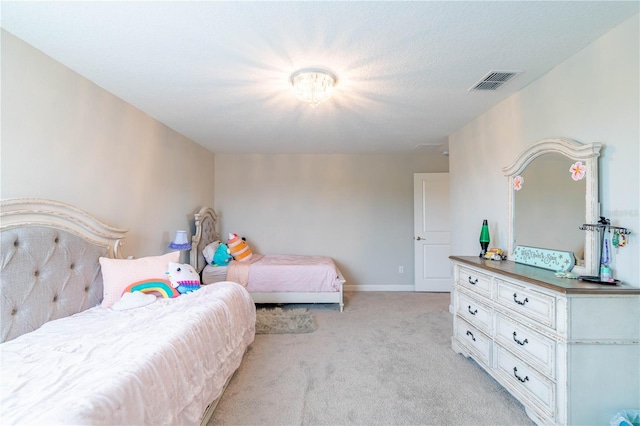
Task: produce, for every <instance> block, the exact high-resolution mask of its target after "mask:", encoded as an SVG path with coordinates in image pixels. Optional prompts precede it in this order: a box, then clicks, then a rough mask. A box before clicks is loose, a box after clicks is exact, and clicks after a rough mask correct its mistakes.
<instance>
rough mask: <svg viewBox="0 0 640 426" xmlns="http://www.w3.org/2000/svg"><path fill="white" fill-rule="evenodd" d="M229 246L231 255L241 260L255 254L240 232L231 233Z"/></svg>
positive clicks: (244, 260)
mask: <svg viewBox="0 0 640 426" xmlns="http://www.w3.org/2000/svg"><path fill="white" fill-rule="evenodd" d="M227 246H229V253H230V254H231V256H233V258H234V259H235V260H238V261H240V262H246V261H247V260H249V259H251V256H253V253H251V249H250V248H249V246H248V245H247V242H246V241H245V240H244V238H240V237H239V236H238V234H229V241H227Z"/></svg>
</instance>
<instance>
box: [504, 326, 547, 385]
mask: <svg viewBox="0 0 640 426" xmlns="http://www.w3.org/2000/svg"><path fill="white" fill-rule="evenodd" d="M495 340H496V341H497V342H498V343H499V344H501V345H502V346H504V347H506V348H508V349H509V350H510V351H511V352H513V353H515V354H518V356H519V357H522V358H524V359H526V360H527V361H528V362H529V363H530V364H532V365H533V366H534V367H536V368H537V369H538V370H540V371H541V372H542V373H544V374H546V375H547V376H549V377H550V378H552V379H555V377H556V374H555V371H556V370H555V366H556V359H555V357H556V356H555V353H556V343H555V341H554V340H552V339H550V338H548V337H545V336H543V335H542V334H540V333H538V332H536V331H533V330H532V329H530V328H529V327H527V326H525V325H522V324H520V323H519V322H517V321H514V320H512V319H509V318H507V317H505V316H503V315H500V314H498V315H496V327H495Z"/></svg>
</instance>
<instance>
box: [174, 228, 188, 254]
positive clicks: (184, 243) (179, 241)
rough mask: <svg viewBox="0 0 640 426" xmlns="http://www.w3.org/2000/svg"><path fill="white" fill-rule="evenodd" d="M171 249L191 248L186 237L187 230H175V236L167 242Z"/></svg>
mask: <svg viewBox="0 0 640 426" xmlns="http://www.w3.org/2000/svg"><path fill="white" fill-rule="evenodd" d="M169 248H170V249H171V250H180V251H183V250H191V243H190V242H189V240H188V239H187V231H176V236H175V237H174V238H173V241H171V243H170V244H169Z"/></svg>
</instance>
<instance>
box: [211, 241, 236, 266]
mask: <svg viewBox="0 0 640 426" xmlns="http://www.w3.org/2000/svg"><path fill="white" fill-rule="evenodd" d="M231 259H233V257H231V254H230V253H229V247H227V245H226V244H220V245H219V246H218V249H217V250H216V253H215V254H214V255H213V262H211V264H212V265H213V266H227V265H228V264H229V262H230V261H231Z"/></svg>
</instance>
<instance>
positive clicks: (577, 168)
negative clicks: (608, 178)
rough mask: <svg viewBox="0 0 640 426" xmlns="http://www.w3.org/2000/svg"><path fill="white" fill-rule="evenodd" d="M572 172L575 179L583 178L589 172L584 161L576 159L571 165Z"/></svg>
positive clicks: (572, 177)
mask: <svg viewBox="0 0 640 426" xmlns="http://www.w3.org/2000/svg"><path fill="white" fill-rule="evenodd" d="M569 171H570V172H571V179H573V180H576V181H577V180H581V179H582V178H584V176H585V175H586V174H587V167H586V166H585V165H584V164H582V161H576V162H575V163H574V164H572V165H571V168H570V169H569Z"/></svg>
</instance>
